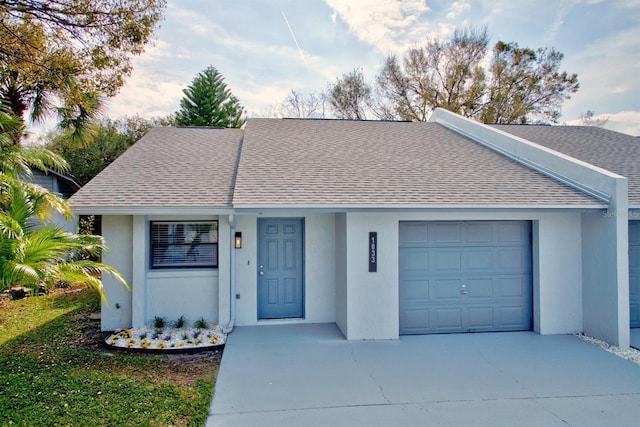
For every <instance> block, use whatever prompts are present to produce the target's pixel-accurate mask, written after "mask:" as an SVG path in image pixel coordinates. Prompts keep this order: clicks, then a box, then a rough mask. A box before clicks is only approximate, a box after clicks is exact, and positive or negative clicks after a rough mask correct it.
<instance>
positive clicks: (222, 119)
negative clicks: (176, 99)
mask: <svg viewBox="0 0 640 427" xmlns="http://www.w3.org/2000/svg"><path fill="white" fill-rule="evenodd" d="M182 92H183V93H184V97H183V98H182V99H181V100H180V110H178V112H176V124H177V125H178V126H217V127H224V128H239V127H242V125H244V123H245V122H246V119H245V118H244V117H243V116H244V109H243V108H242V106H241V105H240V102H239V101H238V99H237V98H236V97H235V96H233V95H232V94H231V90H230V89H229V88H228V87H227V85H226V83H225V82H224V77H222V75H221V74H220V73H219V72H218V70H216V69H215V68H214V67H213V66H209V67H207V68H206V69H205V70H204V71H202V72H200V73H199V74H198V75H197V76H196V77H195V78H194V79H193V81H192V82H191V85H190V86H189V87H187V88H186V89H184V90H183V91H182Z"/></svg>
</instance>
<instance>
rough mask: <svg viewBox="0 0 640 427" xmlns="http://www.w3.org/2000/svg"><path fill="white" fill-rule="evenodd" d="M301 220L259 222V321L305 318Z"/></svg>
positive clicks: (288, 219) (287, 219) (286, 219)
mask: <svg viewBox="0 0 640 427" xmlns="http://www.w3.org/2000/svg"><path fill="white" fill-rule="evenodd" d="M303 226H304V222H303V220H302V219H301V218H260V219H258V319H282V318H289V317H303V316H304V305H303V301H304V268H303V264H304V263H303V241H304V240H303V234H304V230H303Z"/></svg>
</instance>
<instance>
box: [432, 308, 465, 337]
mask: <svg viewBox="0 0 640 427" xmlns="http://www.w3.org/2000/svg"><path fill="white" fill-rule="evenodd" d="M434 314H435V327H436V329H438V330H441V331H443V330H446V331H450V330H452V329H453V330H459V329H460V328H461V327H462V309H460V308H437V309H435V310H434Z"/></svg>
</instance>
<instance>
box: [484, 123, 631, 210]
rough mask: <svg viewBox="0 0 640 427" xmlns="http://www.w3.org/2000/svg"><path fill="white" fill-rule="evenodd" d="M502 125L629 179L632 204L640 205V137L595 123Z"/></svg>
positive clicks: (522, 135) (514, 133)
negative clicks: (602, 127)
mask: <svg viewBox="0 0 640 427" xmlns="http://www.w3.org/2000/svg"><path fill="white" fill-rule="evenodd" d="M495 127H496V128H498V129H501V130H503V131H505V132H509V133H511V134H512V135H516V136H519V137H521V138H525V139H527V140H529V141H531V142H535V143H536V144H540V145H542V146H545V147H547V148H551V149H552V150H555V151H558V152H560V153H563V154H566V155H568V156H571V157H574V158H576V159H578V160H582V161H584V162H587V163H591V164H592V165H595V166H598V167H601V168H603V169H606V170H609V171H611V172H615V173H617V174H618V175H622V176H624V177H626V178H627V179H628V182H629V204H631V205H640V141H639V140H638V138H636V137H633V136H630V135H625V134H623V133H618V132H614V131H610V130H606V129H601V128H597V127H593V126H544V125H526V126H523V125H496V126H495Z"/></svg>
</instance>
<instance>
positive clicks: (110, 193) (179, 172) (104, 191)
mask: <svg viewBox="0 0 640 427" xmlns="http://www.w3.org/2000/svg"><path fill="white" fill-rule="evenodd" d="M242 135H243V131H242V130H239V129H214V128H175V127H164V128H155V129H152V130H151V131H150V132H149V133H147V134H146V135H145V136H144V137H143V138H141V139H140V141H138V142H137V143H136V144H134V145H133V146H132V147H131V148H129V149H128V150H127V151H126V152H125V153H124V154H123V155H121V156H120V157H119V158H118V159H116V160H115V161H114V162H113V163H112V164H111V165H109V167H107V168H105V169H104V170H103V171H102V172H101V173H100V174H98V176H96V177H95V178H94V179H93V180H91V181H90V182H89V183H88V184H87V185H85V186H84V187H83V188H82V189H81V190H80V191H78V192H77V193H76V194H75V195H74V196H73V198H72V199H71V203H72V207H74V208H85V209H86V208H141V207H142V208H144V207H161V208H167V207H169V208H173V207H198V208H199V207H204V208H221V207H222V208H227V207H230V206H231V199H232V194H233V178H234V173H235V166H236V161H237V156H238V150H239V146H240V142H241V141H242Z"/></svg>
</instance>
